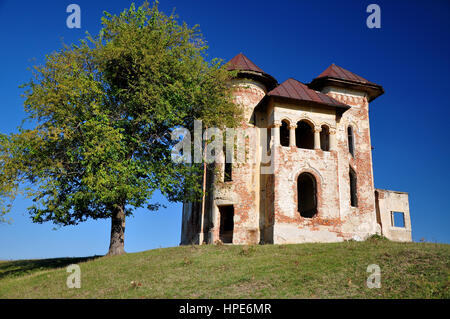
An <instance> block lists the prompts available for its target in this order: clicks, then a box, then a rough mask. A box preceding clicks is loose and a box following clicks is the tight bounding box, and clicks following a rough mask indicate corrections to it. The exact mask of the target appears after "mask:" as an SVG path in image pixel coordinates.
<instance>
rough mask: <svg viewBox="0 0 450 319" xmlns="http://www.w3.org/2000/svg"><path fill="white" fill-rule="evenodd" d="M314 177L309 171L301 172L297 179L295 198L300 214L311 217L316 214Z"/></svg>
mask: <svg viewBox="0 0 450 319" xmlns="http://www.w3.org/2000/svg"><path fill="white" fill-rule="evenodd" d="M316 193H317V189H316V179H315V178H314V176H313V175H312V174H310V173H302V174H300V176H299V177H298V179H297V199H298V211H299V212H300V216H302V217H306V218H311V217H313V216H314V215H315V214H317V195H316Z"/></svg>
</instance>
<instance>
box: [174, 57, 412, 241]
mask: <svg viewBox="0 0 450 319" xmlns="http://www.w3.org/2000/svg"><path fill="white" fill-rule="evenodd" d="M228 68H229V69H230V70H238V76H237V78H236V79H234V80H233V83H232V84H233V86H234V97H235V101H236V103H239V104H240V105H242V106H243V107H244V111H245V112H244V113H245V118H246V120H247V122H246V123H243V126H245V127H250V128H251V127H253V128H264V129H266V128H267V130H269V131H270V133H269V134H268V135H267V136H268V137H266V135H265V134H261V132H262V130H252V132H253V133H252V134H250V135H249V141H250V143H253V144H254V145H255V146H256V147H255V150H256V151H255V152H254V153H253V154H251V156H252V157H254V159H256V160H254V161H252V162H249V163H239V164H223V163H216V164H215V167H216V169H217V170H218V171H219V172H221V173H220V174H217V173H211V172H210V173H209V174H208V175H207V178H206V184H207V186H208V188H207V190H208V193H207V196H206V198H205V201H204V206H202V203H184V205H183V221H182V235H181V244H191V243H197V244H198V243H215V242H216V241H217V240H220V241H222V242H224V243H233V244H256V243H273V244H285V243H304V242H338V241H343V240H348V239H355V240H363V239H365V238H367V237H368V236H370V235H372V234H376V233H378V234H382V235H384V236H386V237H387V238H389V239H391V240H396V241H411V222H410V215H409V203H408V194H407V193H403V192H396V191H388V190H381V189H375V187H374V180H373V169H372V147H371V142H370V127H369V103H370V102H372V101H373V100H374V99H376V98H377V97H378V96H380V95H381V94H383V93H384V90H383V88H382V87H381V86H380V85H378V84H375V83H372V82H369V81H367V80H366V79H364V78H362V77H360V76H358V75H356V74H354V73H352V72H350V71H347V70H345V69H343V68H341V67H339V66H337V65H334V64H332V65H331V66H330V67H328V68H327V69H326V70H325V71H323V72H322V73H321V74H320V75H319V76H318V77H316V78H315V79H313V80H312V81H311V83H309V84H303V83H301V82H299V81H297V80H295V79H292V78H290V79H288V80H286V81H284V82H283V83H281V84H278V83H277V81H276V80H275V79H274V78H273V77H272V76H270V75H269V74H267V73H265V72H264V71H263V70H261V69H260V68H259V67H258V66H256V65H255V64H254V63H253V62H251V61H250V60H249V59H248V58H247V57H246V56H244V55H243V54H238V55H237V56H236V57H234V58H233V59H232V60H231V61H230V62H229V63H228ZM264 143H267V144H268V146H269V147H270V150H269V152H270V156H271V162H270V164H264V163H263V161H262V158H263V157H264V154H263V152H266V147H263V146H265V145H264ZM268 165H269V166H271V168H272V169H271V170H267V166H268Z"/></svg>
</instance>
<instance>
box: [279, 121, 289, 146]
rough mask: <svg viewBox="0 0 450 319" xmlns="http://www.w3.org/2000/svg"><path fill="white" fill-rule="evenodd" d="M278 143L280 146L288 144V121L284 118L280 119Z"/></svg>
mask: <svg viewBox="0 0 450 319" xmlns="http://www.w3.org/2000/svg"><path fill="white" fill-rule="evenodd" d="M280 144H281V146H289V123H288V122H287V121H285V120H283V121H281V127H280Z"/></svg>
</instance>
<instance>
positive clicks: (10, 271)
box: [0, 256, 103, 279]
mask: <svg viewBox="0 0 450 319" xmlns="http://www.w3.org/2000/svg"><path fill="white" fill-rule="evenodd" d="M99 257H103V256H90V257H73V258H69V257H66V258H50V259H30V260H15V261H4V262H1V263H0V279H3V278H6V277H18V276H24V275H26V274H30V273H33V272H36V271H42V270H49V269H56V268H63V267H66V266H69V265H71V264H77V263H82V262H86V261H90V260H94V259H96V258H99Z"/></svg>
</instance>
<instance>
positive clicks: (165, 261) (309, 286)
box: [0, 240, 450, 298]
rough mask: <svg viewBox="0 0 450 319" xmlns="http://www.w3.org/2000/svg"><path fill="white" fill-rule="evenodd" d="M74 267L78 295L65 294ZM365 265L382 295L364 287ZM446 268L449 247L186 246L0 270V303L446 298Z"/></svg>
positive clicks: (449, 274) (375, 243)
mask: <svg viewBox="0 0 450 319" xmlns="http://www.w3.org/2000/svg"><path fill="white" fill-rule="evenodd" d="M72 263H78V264H79V266H80V267H81V285H82V286H81V288H80V289H68V288H67V286H66V280H67V276H68V275H69V274H68V273H67V272H66V268H65V267H66V266H67V265H69V264H72ZM370 264H378V265H379V266H380V268H381V285H382V286H381V288H379V289H376V288H373V289H369V288H367V286H366V280H367V277H368V276H369V275H370V273H368V272H366V270H367V266H368V265H370ZM449 266H450V245H447V244H431V243H393V242H389V241H386V240H369V241H366V242H343V243H332V244H298V245H264V246H185V247H173V248H163V249H155V250H149V251H145V252H141V253H133V254H127V255H123V256H117V257H87V258H58V259H43V260H19V261H5V262H0V298H449V297H450V271H449V269H450V267H449Z"/></svg>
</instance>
